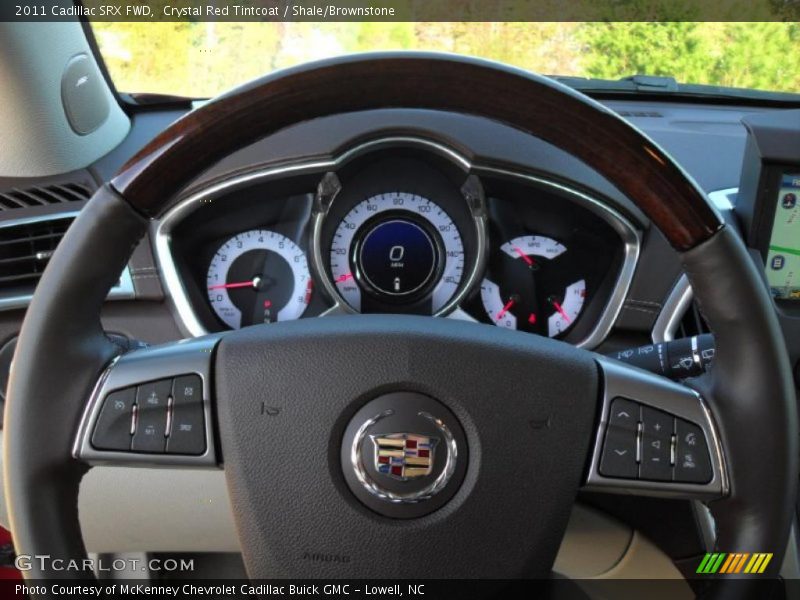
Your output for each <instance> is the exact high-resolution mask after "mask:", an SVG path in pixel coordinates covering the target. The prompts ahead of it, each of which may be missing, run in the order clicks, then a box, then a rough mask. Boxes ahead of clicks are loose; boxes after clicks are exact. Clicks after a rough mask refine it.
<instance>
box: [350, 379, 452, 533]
mask: <svg viewBox="0 0 800 600" xmlns="http://www.w3.org/2000/svg"><path fill="white" fill-rule="evenodd" d="M341 461H342V471H343V473H344V476H345V480H346V481H347V484H348V486H349V487H350V489H351V491H352V492H353V493H354V494H355V495H356V497H357V498H358V499H359V500H361V502H363V503H364V504H365V505H366V506H368V507H369V508H371V509H372V510H374V511H375V512H378V513H380V514H383V515H385V516H389V517H394V518H412V517H419V516H422V515H424V514H427V513H430V512H432V511H433V510H436V509H437V508H439V507H440V506H442V505H443V504H444V503H445V502H447V501H448V500H449V499H450V498H451V497H452V496H453V494H455V492H456V491H457V490H458V488H459V486H460V485H461V481H462V480H463V477H464V472H465V470H466V461H467V444H466V438H465V436H464V432H463V430H462V428H461V424H460V423H459V422H458V420H457V419H456V417H455V416H454V415H453V414H452V413H451V412H450V411H449V410H448V409H447V408H446V407H445V406H444V405H442V404H441V403H439V402H437V401H436V400H434V399H433V398H431V397H429V396H426V395H424V394H420V393H416V392H393V393H390V394H385V395H383V396H380V397H378V398H375V399H374V400H372V401H371V402H368V403H367V404H366V405H365V406H363V407H362V408H361V409H360V410H359V411H358V412H357V413H356V414H355V415H354V417H353V418H352V419H351V421H350V424H349V425H348V427H347V429H346V430H345V435H344V439H343V442H342V451H341Z"/></svg>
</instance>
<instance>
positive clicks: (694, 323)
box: [675, 301, 711, 340]
mask: <svg viewBox="0 0 800 600" xmlns="http://www.w3.org/2000/svg"><path fill="white" fill-rule="evenodd" d="M703 333H711V330H710V329H709V328H708V325H707V324H706V320H705V319H704V318H703V315H701V314H700V311H699V310H698V309H697V304H696V303H695V302H694V301H692V302H691V303H690V304H689V308H688V309H686V312H685V313H684V315H683V318H682V319H681V320H680V323H678V328H677V329H676V330H675V339H676V340H677V339H680V338H686V337H692V336H694V335H701V334H703Z"/></svg>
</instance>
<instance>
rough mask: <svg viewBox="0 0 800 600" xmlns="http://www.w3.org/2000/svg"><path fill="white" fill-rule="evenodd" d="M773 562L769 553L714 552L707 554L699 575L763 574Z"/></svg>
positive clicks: (699, 569)
mask: <svg viewBox="0 0 800 600" xmlns="http://www.w3.org/2000/svg"><path fill="white" fill-rule="evenodd" d="M771 560H772V553H771V552H769V553H767V552H755V553H753V554H750V553H749V552H730V553H727V552H714V553H709V554H706V555H705V556H704V557H703V560H702V561H701V562H700V566H698V567H697V573H700V574H703V575H713V574H714V573H722V574H728V575H730V574H735V573H749V574H759V573H763V572H764V571H765V570H766V568H767V565H768V564H769V562H770V561H771Z"/></svg>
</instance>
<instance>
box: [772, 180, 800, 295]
mask: <svg viewBox="0 0 800 600" xmlns="http://www.w3.org/2000/svg"><path fill="white" fill-rule="evenodd" d="M777 202H778V204H777V206H776V208H775V219H774V221H773V223H772V237H771V238H770V241H769V248H768V252H767V264H766V269H767V281H768V282H769V287H770V289H771V291H772V295H773V296H774V297H775V298H777V299H783V300H800V173H796V174H788V175H787V174H784V175H783V177H782V178H781V185H780V190H779V191H778V200H777Z"/></svg>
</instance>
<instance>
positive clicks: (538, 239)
mask: <svg viewBox="0 0 800 600" xmlns="http://www.w3.org/2000/svg"><path fill="white" fill-rule="evenodd" d="M566 252H567V248H566V246H564V244H562V243H560V242H558V241H556V240H554V239H552V238H549V237H546V236H542V235H526V236H521V237H517V238H514V239H512V240H510V241H508V242H506V243H504V244H503V245H502V246H500V252H498V253H497V254H496V255H494V256H493V257H492V259H491V261H490V274H489V275H488V276H487V277H486V278H485V279H484V280H483V282H482V283H481V301H482V303H483V307H484V309H485V310H486V314H487V315H488V317H489V319H490V320H491V321H492V323H494V324H495V325H497V326H499V327H505V328H507V329H519V330H524V331H530V332H533V333H539V334H544V335H548V336H549V337H558V336H560V335H562V334H564V333H566V331H567V330H568V329H569V328H570V327H572V325H573V324H574V323H575V321H576V320H577V319H578V317H579V316H580V314H581V311H582V310H583V305H584V302H585V300H586V280H585V279H584V278H582V277H576V276H575V275H574V274H573V273H570V272H567V271H565V270H564V269H563V267H562V266H561V265H560V264H559V261H558V259H559V257H561V256H562V255H564V254H565V253H566Z"/></svg>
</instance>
